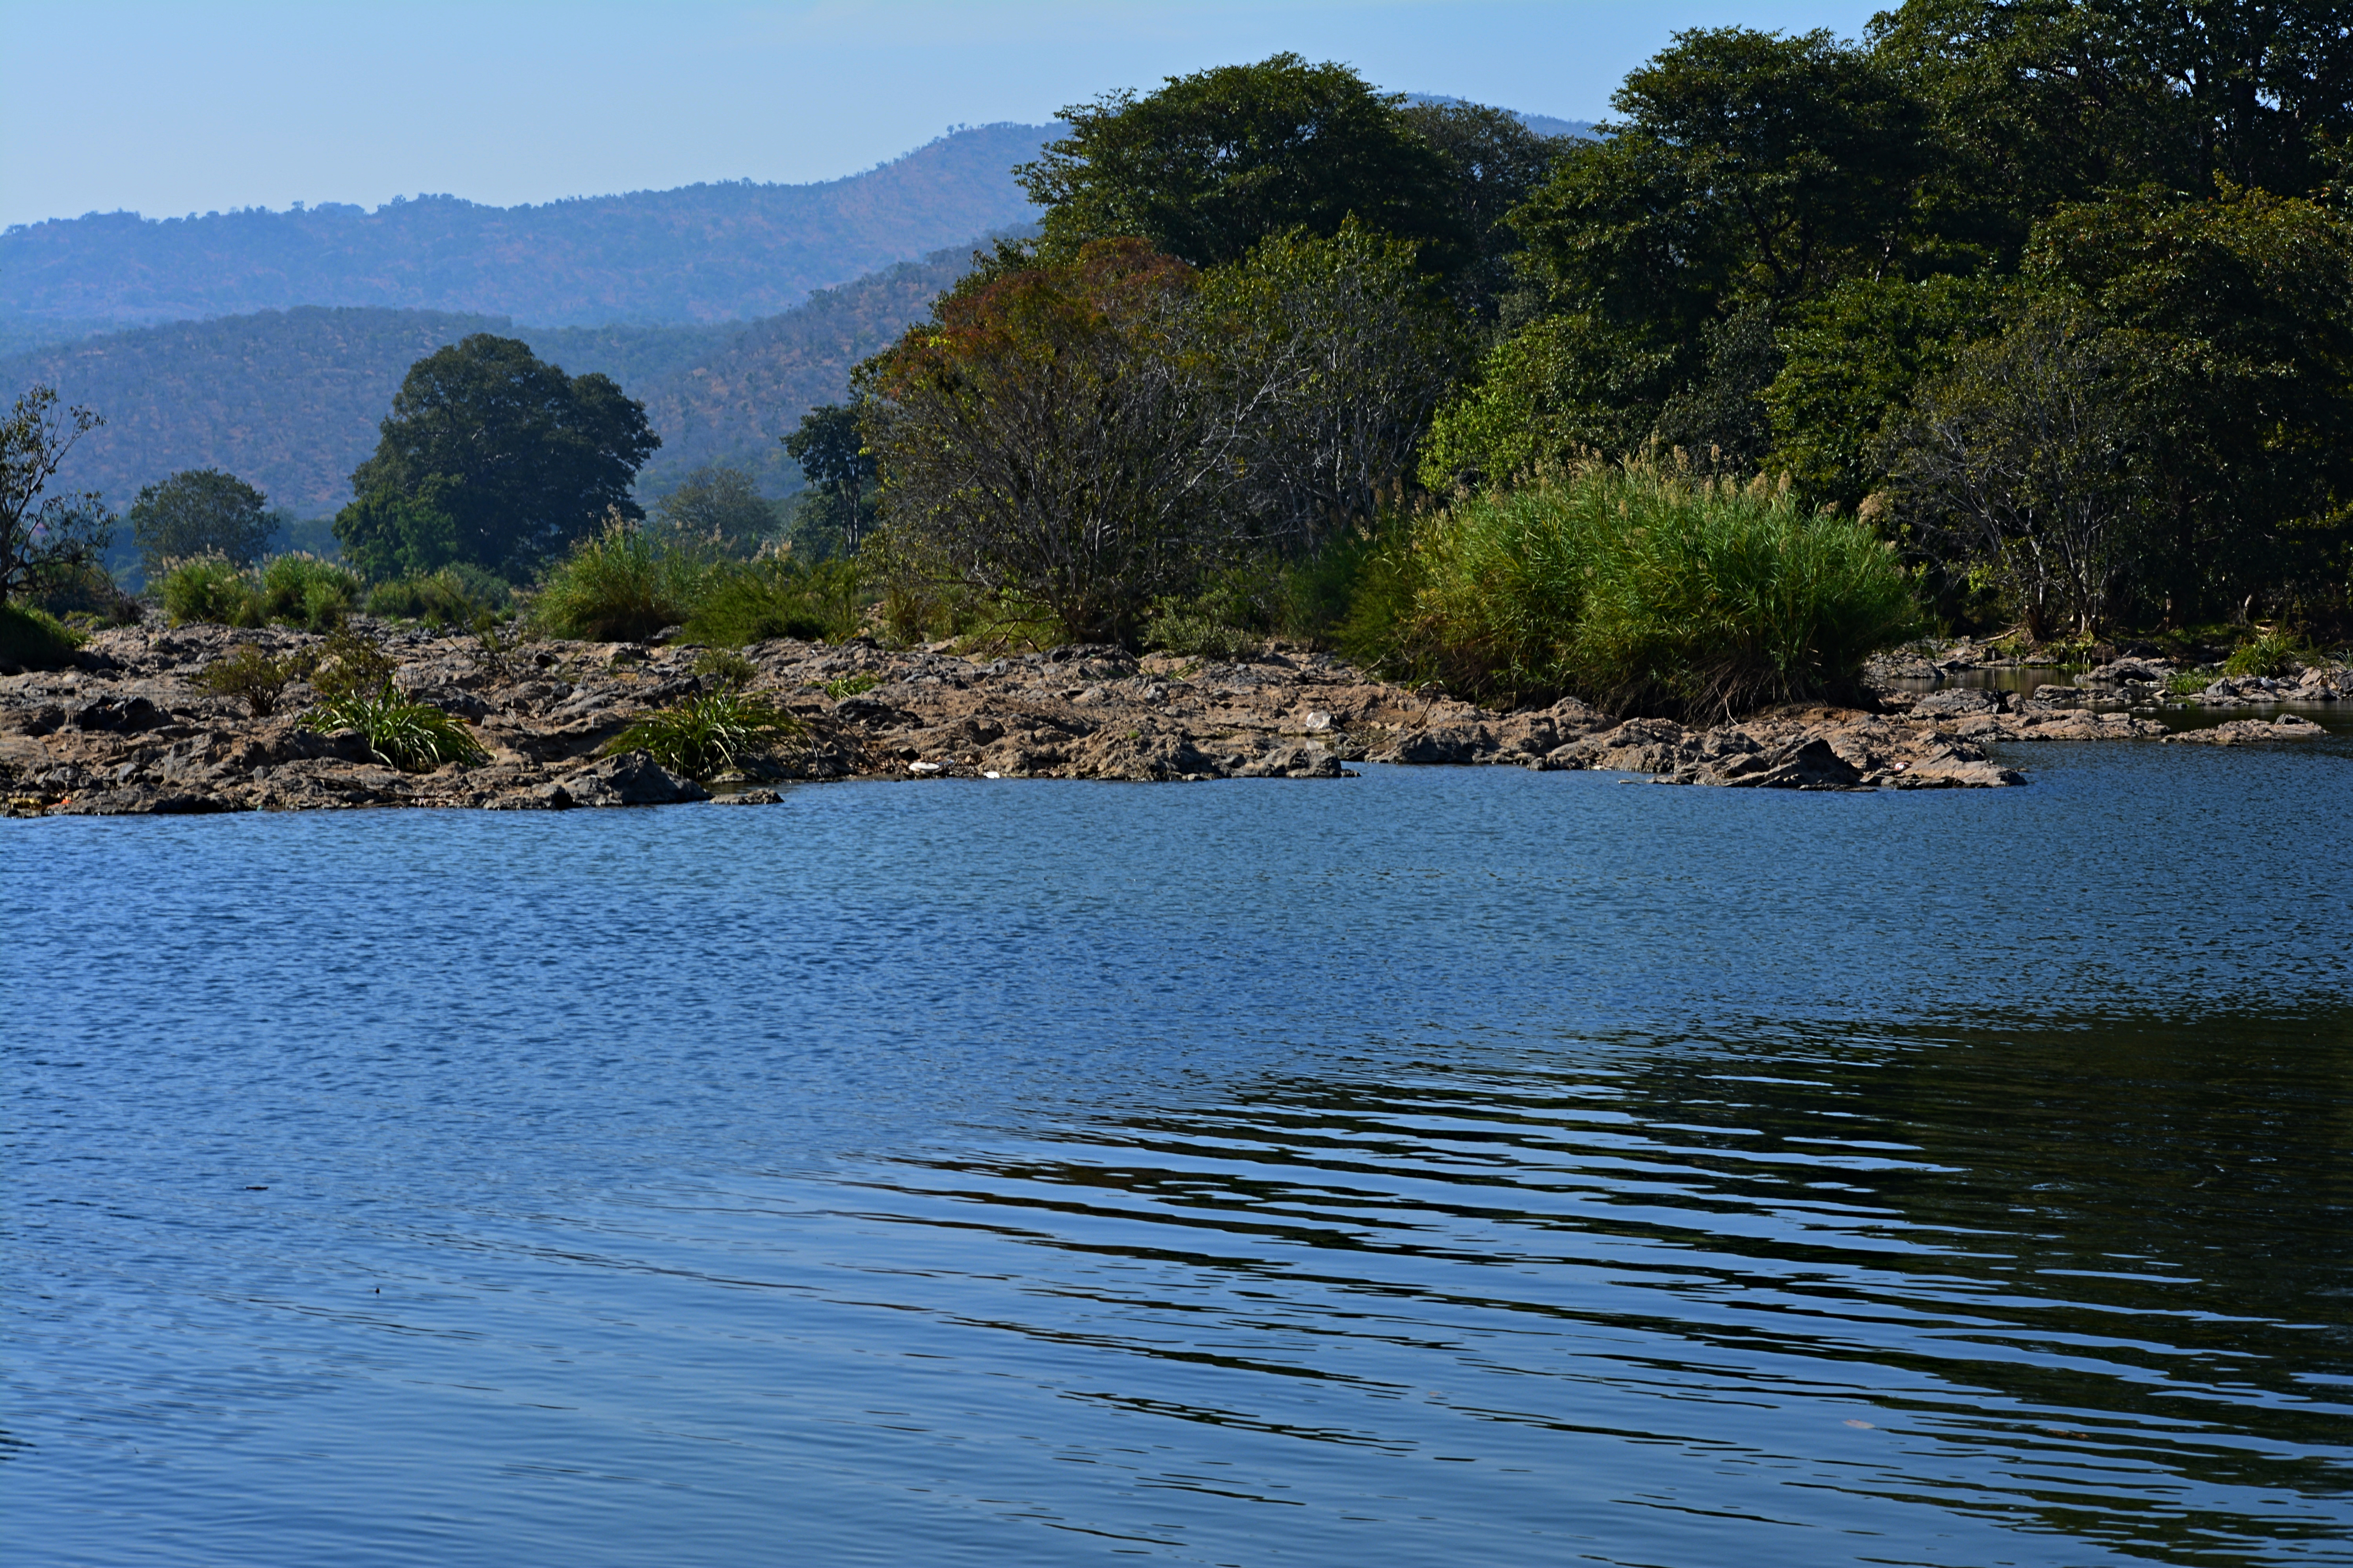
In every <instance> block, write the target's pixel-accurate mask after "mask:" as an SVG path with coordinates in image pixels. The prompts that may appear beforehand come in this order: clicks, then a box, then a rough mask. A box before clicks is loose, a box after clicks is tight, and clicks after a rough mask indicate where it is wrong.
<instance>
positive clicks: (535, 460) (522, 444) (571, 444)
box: [335, 332, 661, 576]
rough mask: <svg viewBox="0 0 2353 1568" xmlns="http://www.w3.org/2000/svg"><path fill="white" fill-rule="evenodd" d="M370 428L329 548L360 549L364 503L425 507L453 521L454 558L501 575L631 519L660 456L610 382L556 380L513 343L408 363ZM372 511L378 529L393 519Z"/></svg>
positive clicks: (640, 419) (559, 375)
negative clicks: (376, 430) (369, 445)
mask: <svg viewBox="0 0 2353 1568" xmlns="http://www.w3.org/2000/svg"><path fill="white" fill-rule="evenodd" d="M380 428H381V430H382V432H383V439H382V440H381V441H380V442H379V443H378V445H377V447H376V450H375V456H374V457H372V458H369V459H368V460H367V461H366V462H364V463H362V464H361V465H360V466H359V467H358V468H355V469H353V473H352V493H353V496H354V497H355V498H358V499H357V500H355V501H354V503H353V507H347V508H345V509H344V515H343V517H339V518H338V519H337V520H336V532H335V537H336V538H337V539H339V540H343V541H345V542H346V543H347V544H350V543H358V542H360V541H361V536H362V535H364V534H366V533H368V531H370V530H371V529H372V528H376V527H377V523H376V522H372V521H371V520H370V517H369V515H367V514H366V509H365V507H364V505H363V503H366V502H368V500H369V498H371V497H375V496H376V495H378V494H379V493H381V494H382V495H384V496H385V497H389V498H394V499H396V500H405V501H408V502H429V504H430V507H431V509H432V510H437V511H438V512H440V513H442V514H444V515H446V516H447V517H448V519H449V520H450V522H451V524H452V526H453V529H454V532H455V548H456V551H457V556H458V558H459V559H460V560H465V561H470V562H473V563H476V564H478V565H481V566H485V567H489V568H491V570H493V571H498V572H501V573H504V574H508V575H511V576H522V575H526V574H529V573H530V572H532V571H533V569H535V568H536V567H537V566H538V564H539V563H542V562H543V561H545V560H547V559H548V558H549V557H550V556H552V555H553V554H554V553H555V552H559V551H561V550H562V549H563V548H564V547H565V545H566V544H568V543H570V542H572V541H574V540H575V539H578V538H580V537H582V536H583V535H585V534H587V533H589V532H591V531H594V530H595V529H596V526H597V525H598V523H599V522H600V521H601V520H602V519H603V518H604V517H605V516H606V514H607V512H609V511H615V510H617V511H618V512H619V513H620V514H621V515H622V516H623V517H625V518H631V519H638V518H642V517H643V516H644V515H645V512H644V510H643V509H642V508H640V507H639V506H638V504H637V502H636V501H635V500H632V499H631V497H630V494H629V487H630V484H631V482H632V480H633V479H635V477H636V475H637V471H638V468H640V467H642V466H643V465H644V463H645V460H646V459H647V458H649V457H651V456H652V455H653V453H654V451H655V449H656V448H657V447H659V446H660V445H661V437H659V436H657V435H655V434H654V432H653V429H652V427H651V426H649V425H648V424H647V422H646V410H645V405H643V404H641V403H638V402H637V401H636V400H634V399H632V398H630V397H628V396H626V395H623V393H622V391H621V389H620V387H619V386H618V385H617V384H615V383H614V382H613V381H612V379H611V378H610V377H607V376H604V375H598V374H587V375H579V376H567V375H565V373H564V372H563V371H562V370H561V369H560V368H558V367H557V366H555V365H552V364H549V363H545V362H544V361H543V360H541V359H539V358H538V357H537V356H536V355H534V354H533V353H532V352H531V346H530V345H529V344H528V343H525V342H522V341H521V340H520V339H516V338H501V337H496V336H493V335H492V334H491V333H488V332H478V333H476V334H474V335H473V336H472V337H470V338H467V339H465V340H464V341H463V342H459V343H457V344H455V345H453V346H451V347H448V348H445V349H441V350H438V351H437V352H436V353H431V354H428V355H427V356H426V357H425V358H423V359H421V360H418V361H417V363H415V364H414V365H411V366H410V367H409V371H408V374H407V376H406V379H405V380H403V382H402V383H401V387H400V391H399V393H398V394H397V395H396V396H395V397H394V398H393V403H392V414H391V416H390V417H388V418H386V419H385V421H384V423H383V425H382V426H380ZM377 504H378V510H377V512H376V513H375V517H376V518H377V519H379V520H380V519H381V518H383V517H385V516H388V515H390V514H389V513H386V512H385V511H384V510H382V503H377ZM347 530H348V532H347ZM376 536H377V537H381V533H380V531H379V532H378V534H377V535H376Z"/></svg>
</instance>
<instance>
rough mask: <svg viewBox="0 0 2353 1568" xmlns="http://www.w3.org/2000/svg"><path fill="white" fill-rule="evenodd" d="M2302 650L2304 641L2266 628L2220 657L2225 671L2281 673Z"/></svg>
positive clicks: (2239, 673)
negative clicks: (2228, 655) (2229, 655)
mask: <svg viewBox="0 0 2353 1568" xmlns="http://www.w3.org/2000/svg"><path fill="white" fill-rule="evenodd" d="M2303 652H2304V645H2303V644H2302V642H2300V641H2299V640H2298V639H2297V638H2296V637H2294V636H2292V635H2291V634H2289V633H2287V632H2284V631H2276V630H2274V631H2268V632H2263V633H2260V634H2259V635H2257V636H2255V637H2251V638H2249V639H2248V640H2247V641H2245V642H2242V643H2241V644H2240V645H2239V646H2238V647H2234V648H2232V650H2231V657H2230V658H2227V659H2224V660H2223V661H2222V673H2223V674H2225V675H2285V674H2286V673H2287V672H2288V671H2289V670H2290V669H2291V668H2294V667H2295V664H2296V662H2297V659H2298V656H2299V655H2301V654H2302V653H2303Z"/></svg>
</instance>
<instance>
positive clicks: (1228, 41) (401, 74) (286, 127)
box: [0, 0, 1881, 226]
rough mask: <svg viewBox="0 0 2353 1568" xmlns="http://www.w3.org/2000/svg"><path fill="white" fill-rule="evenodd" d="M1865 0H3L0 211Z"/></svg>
mask: <svg viewBox="0 0 2353 1568" xmlns="http://www.w3.org/2000/svg"><path fill="white" fill-rule="evenodd" d="M1880 8H1881V7H1880V5H1869V4H1854V3H1852V0H1811V3H1809V4H1802V5H1801V4H1794V3H1789V0H1757V3H1752V4H1729V3H1725V0H1655V3H1652V4H1647V5H1631V4H1622V3H1621V4H1611V3H1603V0H1550V3H1549V4H1529V3H1526V0H1095V3H1093V4H1079V3H1074V0H965V3H963V4H946V3H943V0H772V3H769V4H718V3H711V0H669V3H667V4H654V3H649V0H638V3H634V4H623V3H614V0H563V3H560V4H559V3H556V0H469V3H466V4H462V5H461V4H451V3H448V0H375V3H360V0H310V3H307V4H290V3H286V0H208V3H207V0H180V3H177V4H171V3H158V0H75V3H74V4H72V5H59V4H57V3H56V0H43V3H40V4H34V3H30V0H0V226H5V225H14V224H20V223H34V222H38V221H40V220H41V219H44V218H51V217H73V216H79V215H81V214H83V213H88V212H111V211H116V210H119V209H129V210H132V211H135V212H140V213H143V214H145V215H146V216H150V217H172V216H183V215H185V214H188V213H203V212H210V211H216V210H219V211H226V210H228V209H231V208H235V207H243V206H267V207H272V208H281V209H282V208H284V207H286V206H289V205H291V204H292V203H294V202H298V201H300V202H305V203H310V204H313V205H315V204H317V203H321V202H330V201H335V202H355V203H358V204H360V205H364V206H368V207H374V206H376V205H380V204H382V203H384V202H385V201H388V200H390V199H391V198H392V197H393V196H395V195H418V194H421V193H425V192H447V193H449V194H451V195H459V196H464V197H466V198H468V199H470V200H472V201H478V202H485V203H490V204H493V205H501V206H505V205H515V204H518V203H523V202H544V201H553V200H556V199H558V198H561V197H565V196H574V195H602V194H607V193H610V192H616V191H627V190H644V189H664V188H668V187H671V186H676V185H683V184H694V183H696V182H698V181H704V180H727V179H752V180H760V181H778V182H785V183H794V184H797V183H802V182H807V181H815V180H827V179H834V178H838V177H839V176H841V175H844V174H854V173H856V172H858V171H859V170H860V169H865V168H871V166H873V165H874V164H875V163H881V162H882V161H884V160H886V159H889V158H893V157H896V156H897V155H899V154H900V153H905V152H907V151H909V150H911V149H913V148H914V147H918V146H921V145H922V144H923V142H928V141H930V140H931V139H932V138H934V137H935V136H937V135H939V134H941V133H942V132H944V131H946V130H947V129H948V128H949V127H950V126H951V125H956V124H975V125H977V124H987V123H989V122H991V121H1007V120H1011V121H1030V122H1042V121H1046V120H1049V119H1050V118H1051V117H1052V116H1053V113H1054V111H1055V110H1057V109H1059V108H1060V107H1061V106H1062V105H1064V104H1067V103H1073V102H1078V101H1082V100H1087V99H1091V98H1093V97H1095V96H1097V95H1098V94H1100V93H1103V92H1105V91H1108V90H1111V89H1117V88H1140V89H1147V90H1148V89H1150V88H1152V87H1154V86H1156V85H1157V84H1158V82H1159V80H1160V79H1161V78H1163V77H1166V76H1171V75H1179V74H1182V73H1184V72H1187V71H1192V70H1198V69H1201V68H1204V67H1208V66H1213V65H1221V64H1228V63H1231V62H1234V61H1238V60H1250V59H1259V58H1264V57H1265V56H1267V55H1270V54H1272V53H1274V52H1276V51H1278V50H1282V49H1290V50H1294V51H1296V52H1297V53H1300V54H1303V55H1305V56H1307V57H1308V58H1311V59H1317V60H1323V59H1335V60H1340V61H1343V62H1345V63H1346V64H1349V65H1352V66H1355V67H1356V68H1357V69H1358V70H1360V71H1361V72H1363V73H1364V75H1365V76H1366V78H1367V79H1370V80H1371V81H1373V82H1375V83H1376V84H1377V85H1379V86H1381V87H1382V88H1385V89H1390V90H1394V91H1407V92H1434V93H1446V94H1451V95H1454V96H1457V97H1462V98H1469V99H1473V100H1479V101H1482V102H1486V103H1493V104H1499V105H1502V106H1504V107H1505V108H1510V109H1516V110H1524V111H1529V112H1534V113H1540V114H1552V115H1557V116H1559V117H1561V118H1562V119H1566V120H1596V119H1599V118H1602V117H1603V116H1604V115H1605V114H1606V113H1607V112H1608V109H1609V94H1610V92H1611V90H1612V89H1614V88H1615V87H1616V86H1617V85H1618V82H1619V81H1620V79H1622V78H1623V77H1624V76H1625V74H1626V72H1627V71H1628V70H1629V69H1630V68H1633V67H1634V66H1636V65H1639V64H1640V63H1641V61H1642V60H1644V59H1646V58H1649V57H1650V56H1651V54H1653V53H1655V52H1656V51H1657V50H1658V49H1659V48H1660V47H1662V46H1663V45H1664V44H1665V43H1666V42H1667V39H1668V37H1669V35H1670V34H1672V33H1673V32H1674V31H1676V30H1677V29H1679V28H1683V27H1694V26H1726V25H1730V24H1734V23H1738V24H1742V25H1746V26H1755V27H1764V28H1776V29H1782V30H1787V31H1803V30H1806V29H1809V28H1812V27H1828V28H1830V29H1831V30H1832V31H1833V32H1836V33H1839V34H1841V35H1842V36H1852V35H1854V34H1856V33H1858V32H1860V31H1861V29H1862V26H1863V24H1864V23H1865V22H1866V21H1867V20H1868V19H1869V18H1870V16H1871V15H1872V13H1873V11H1875V10H1877V9H1880Z"/></svg>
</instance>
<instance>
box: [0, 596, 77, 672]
mask: <svg viewBox="0 0 2353 1568" xmlns="http://www.w3.org/2000/svg"><path fill="white" fill-rule="evenodd" d="M81 642H82V639H81V635H80V634H79V633H78V632H76V631H75V630H73V628H71V627H70V626H67V625H66V624H65V623H64V622H63V621H60V620H58V618H57V616H53V615H50V614H49V613H48V612H47V610H41V609H36V608H35V607H34V606H32V605H8V604H0V670H12V669H53V668H56V667H58V665H61V664H66V663H69V662H70V661H71V660H72V658H73V651H74V649H76V648H78V647H80V646H81Z"/></svg>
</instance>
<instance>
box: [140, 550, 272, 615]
mask: <svg viewBox="0 0 2353 1568" xmlns="http://www.w3.org/2000/svg"><path fill="white" fill-rule="evenodd" d="M159 593H160V595H161V597H162V599H163V601H164V616H165V617H166V618H167V619H168V620H170V622H171V623H172V624H173V625H174V626H185V625H187V624H188V623H189V622H191V621H206V622H210V623H211V624H213V625H215V626H259V625H261V601H260V596H259V595H258V594H256V593H255V592H254V584H253V579H252V577H251V576H250V575H249V574H247V573H246V572H244V571H243V570H241V569H240V568H239V567H238V566H237V563H235V562H233V561H231V560H230V559H229V558H228V557H227V556H226V555H195V556H190V557H188V558H187V559H186V560H184V561H174V562H172V563H169V564H167V565H165V566H164V581H163V585H162V587H161V589H160V590H159Z"/></svg>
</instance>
